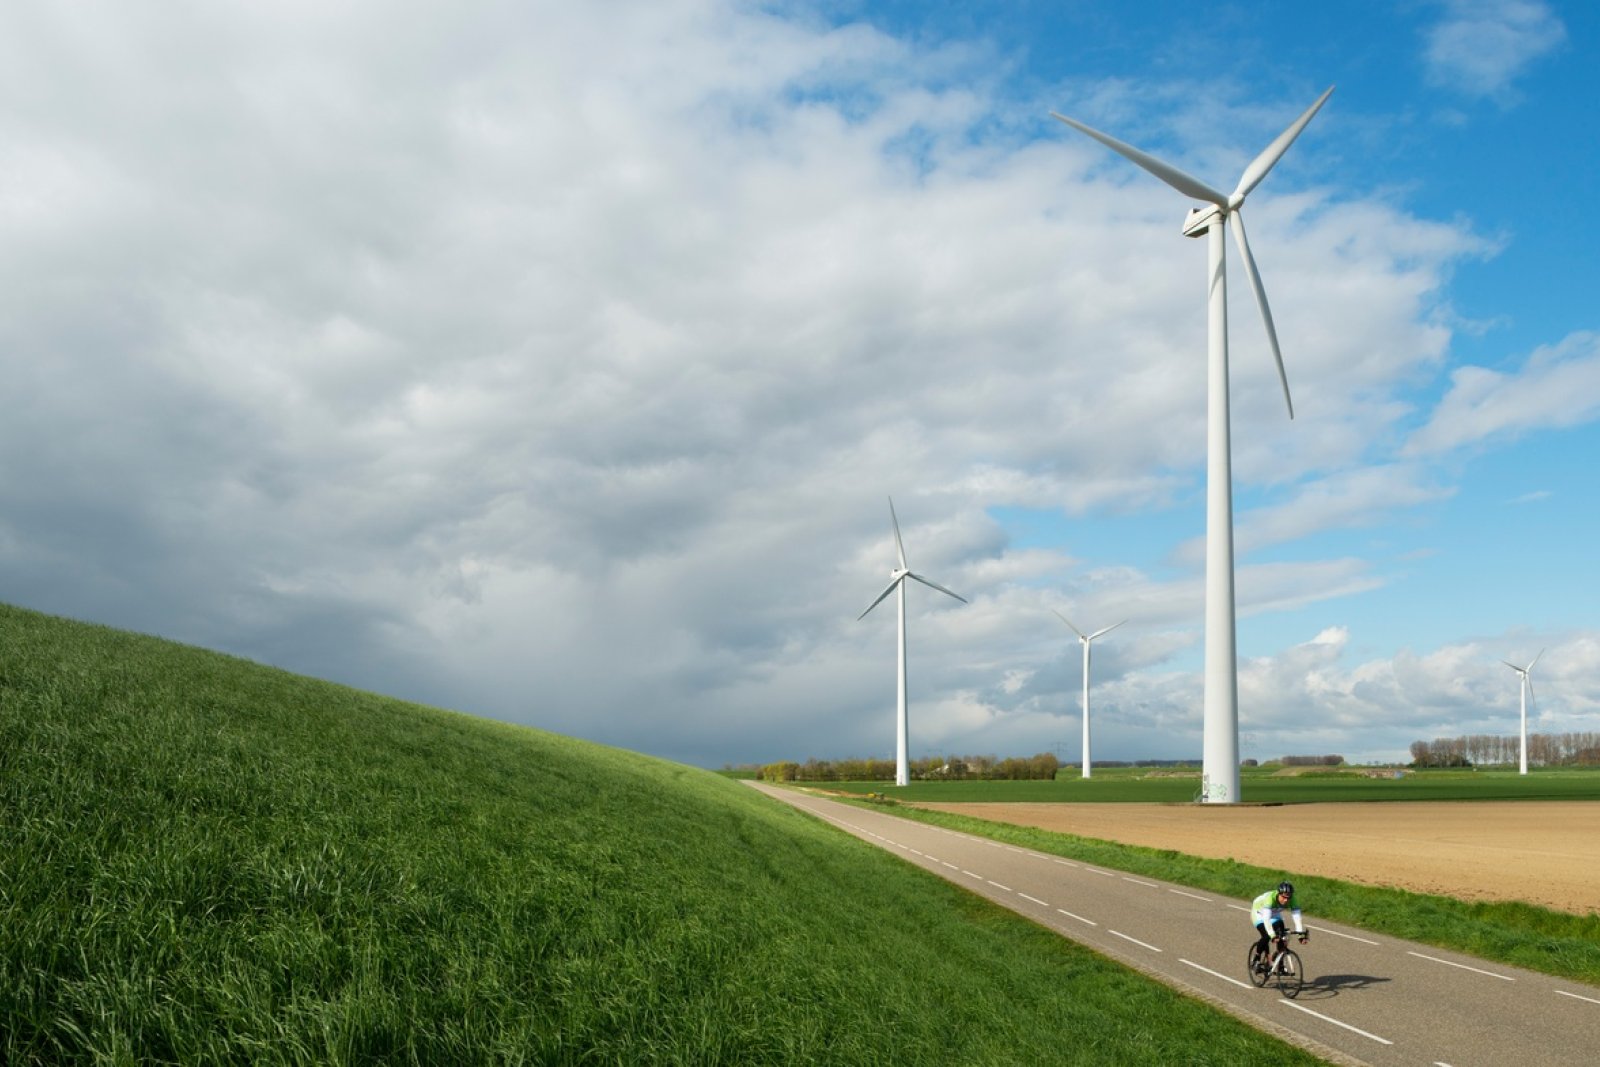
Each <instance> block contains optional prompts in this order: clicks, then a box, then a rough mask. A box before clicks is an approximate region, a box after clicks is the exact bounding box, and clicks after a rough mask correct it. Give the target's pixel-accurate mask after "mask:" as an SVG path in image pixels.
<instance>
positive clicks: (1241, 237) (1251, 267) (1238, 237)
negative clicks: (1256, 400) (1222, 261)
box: [1233, 211, 1294, 419]
mask: <svg viewBox="0 0 1600 1067" xmlns="http://www.w3.org/2000/svg"><path fill="white" fill-rule="evenodd" d="M1233 239H1234V240H1235V241H1236V242H1238V245H1239V255H1240V256H1241V257H1243V259H1244V272H1245V274H1246V275H1247V276H1248V277H1249V278H1250V291H1251V292H1253V293H1255V294H1256V307H1258V308H1260V309H1261V322H1262V324H1263V325H1265V326H1266V328H1267V343H1268V344H1269V345H1271V346H1272V358H1273V359H1274V360H1275V361H1276V362H1277V364H1278V381H1279V382H1281V383H1283V402H1284V403H1285V404H1287V405H1289V418H1291V419H1292V418H1294V398H1293V397H1291V396H1290V395H1289V374H1288V372H1287V371H1285V370H1284V369H1283V350H1282V349H1280V348H1279V347H1278V330H1277V327H1275V326H1273V324H1272V308H1271V307H1269V306H1268V305H1267V290H1266V287H1265V286H1263V285H1262V284H1261V272H1260V271H1258V270H1256V257H1255V256H1252V255H1251V254H1250V238H1249V237H1247V236H1246V235H1245V232H1244V212H1242V211H1235V212H1234V213H1233Z"/></svg>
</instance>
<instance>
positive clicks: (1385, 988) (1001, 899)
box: [748, 782, 1600, 1067]
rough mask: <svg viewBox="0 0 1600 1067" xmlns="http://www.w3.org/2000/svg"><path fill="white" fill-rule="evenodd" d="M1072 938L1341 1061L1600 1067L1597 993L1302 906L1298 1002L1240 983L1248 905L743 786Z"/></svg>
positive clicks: (1442, 1066)
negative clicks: (1306, 934)
mask: <svg viewBox="0 0 1600 1067" xmlns="http://www.w3.org/2000/svg"><path fill="white" fill-rule="evenodd" d="M748 784H749V785H751V786H752V787H753V788H756V789H759V790H761V791H762V792H763V793H766V794H767V795H769V796H772V797H775V798H777V799H778V800H780V801H782V802H784V803H787V804H791V805H793V806H795V807H797V808H800V809H802V810H804V811H807V812H810V813H811V814H813V815H815V816H816V817H818V818H820V819H823V820H824V821H826V822H828V823H830V824H832V825H833V826H836V827H838V828H839V829H841V830H843V831H844V832H846V833H849V834H852V835H854V836H856V837H859V838H861V839H862V840H865V841H868V842H870V843H872V844H874V845H878V846H879V847H881V848H884V849H885V850H887V851H889V852H892V853H894V854H895V855H897V856H899V857H900V858H902V859H904V860H905V861H906V862H908V863H912V864H915V865H916V866H918V867H921V868H923V869H924V870H927V871H931V872H933V873H934V874H937V875H939V876H940V877H942V878H945V879H947V880H949V881H951V882H954V883H955V884H957V885H960V886H962V887H964V888H966V889H968V890H970V891H972V892H974V893H977V894H979V895H980V896H983V897H986V898H988V899H990V900H992V901H994V902H996V903H998V904H1000V905H1002V906H1004V907H1006V908H1009V909H1011V910H1012V911H1015V912H1017V913H1019V914H1021V915H1025V916H1027V917H1028V918H1029V919H1032V920H1033V921H1035V922H1037V923H1040V924H1041V925H1044V926H1047V927H1050V928H1052V929H1054V930H1057V931H1059V932H1060V933H1061V934H1063V935H1064V936H1066V937H1070V938H1072V939H1073V940H1074V941H1078V942H1081V943H1082V944H1084V945H1087V946H1088V947H1090V948H1092V949H1094V950H1095V951H1097V952H1100V953H1102V954H1104V955H1106V956H1109V957H1112V958H1114V959H1116V960H1118V961H1120V962H1122V963H1126V964H1128V965H1130V966H1132V967H1135V968H1137V969H1138V970H1140V971H1143V972H1145V973H1147V974H1150V975H1152V976H1154V977H1156V978H1158V979H1160V980H1161V981H1163V982H1166V983H1167V984H1169V985H1173V986H1176V987H1178V988H1180V989H1182V990H1183V991H1184V992H1186V993H1190V994H1193V995H1196V996H1199V997H1201V998H1202V999H1204V1000H1206V1001H1208V1002H1210V1003H1212V1004H1214V1005H1216V1006H1217V1007H1219V1008H1221V1009H1222V1010H1224V1011H1227V1012H1229V1013H1230V1014H1233V1015H1235V1016H1238V1017H1240V1018H1242V1019H1244V1020H1246V1021H1247V1022H1250V1023H1251V1024H1252V1025H1255V1026H1259V1027H1262V1028H1263V1029H1266V1030H1268V1031H1270V1032H1272V1033H1274V1034H1277V1035H1278V1036H1280V1037H1284V1038H1285V1039H1286V1040H1289V1041H1292V1042H1294V1043H1295V1044H1297V1045H1301V1046H1302V1047H1305V1048H1307V1049H1309V1050H1310V1051H1312V1052H1314V1053H1315V1054H1317V1055H1320V1056H1323V1057H1324V1058H1327V1059H1329V1060H1331V1061H1333V1062H1336V1063H1360V1064H1372V1065H1374V1067H1387V1065H1390V1064H1405V1065H1420V1067H1479V1065H1484V1067H1487V1065H1504V1064H1516V1065H1522V1067H1535V1065H1537V1067H1544V1065H1557V1064H1573V1065H1578V1064H1585V1065H1587V1064H1592V1063H1595V1062H1600V989H1596V988H1594V987H1593V986H1587V985H1582V984H1580V983H1577V982H1571V981H1567V980H1565V979H1559V978H1551V977H1549V976H1547V975H1542V974H1535V973H1533V972H1530V971H1524V970H1519V969H1517V968H1515V967H1509V966H1506V965H1505V964H1500V963H1489V962H1484V961H1482V960H1478V959H1474V958H1473V957H1470V956H1463V955H1461V954H1459V953H1455V952H1449V951H1445V950H1442V949H1437V948H1433V947H1432V946H1428V945H1421V944H1413V943H1410V942H1406V941H1400V940H1397V939H1395V938H1393V937H1389V936H1387V935H1380V934H1371V933H1368V932H1366V931H1364V930H1359V929H1356V928H1354V927H1349V926H1341V925H1338V924H1335V923H1328V922H1324V921H1322V920H1321V919H1320V918H1319V917H1318V916H1317V914H1316V910H1315V907H1316V902H1315V901H1310V902H1308V903H1309V908H1308V910H1307V913H1306V919H1307V925H1308V926H1309V928H1310V929H1311V931H1312V939H1311V942H1310V944H1308V945H1306V946H1304V947H1300V946H1296V950H1297V951H1298V952H1299V953H1300V955H1301V958H1302V959H1303V961H1304V964H1305V973H1306V984H1305V988H1304V989H1303V991H1302V992H1301V993H1300V996H1299V998H1298V999H1296V1000H1289V999H1287V998H1285V997H1284V996H1283V995H1282V994H1281V993H1279V992H1278V991H1277V990H1276V989H1274V988H1273V987H1272V986H1270V985H1269V986H1268V987H1267V988H1265V989H1257V988H1256V987H1255V986H1253V985H1251V984H1250V982H1249V981H1248V979H1247V977H1246V974H1245V952H1246V950H1247V948H1248V947H1249V944H1250V941H1251V940H1252V939H1253V938H1254V936H1255V931H1254V930H1253V929H1252V927H1251V926H1250V920H1249V913H1248V909H1247V907H1246V902H1245V901H1241V900H1229V899H1226V898H1222V897H1218V896H1217V895H1216V894H1214V893H1209V892H1205V891H1202V890H1196V889H1191V888H1189V887H1186V886H1181V885H1173V884H1169V883H1166V882H1160V881H1157V880H1155V879H1151V878H1145V877H1135V876H1133V875H1128V874H1123V873H1122V872H1120V871H1115V870H1108V869H1104V868H1098V867H1093V866H1090V865H1087V864H1083V863H1077V862H1074V861H1070V860H1065V859H1062V858H1060V857H1056V856H1048V855H1045V854H1044V853H1041V852H1034V851H1032V850H1029V849H1023V848H1017V847H1015V846H1012V845H1005V844H1002V843H1000V842H997V841H991V840H988V839H987V838H982V837H975V836H973V835H971V834H963V833H957V832H955V831H952V830H946V829H943V828H941V827H936V826H929V825H926V824H924V823H918V822H913V821H911V820H909V819H901V818H898V817H896V816H894V815H891V814H888V813H887V812H880V811H872V810H868V809H864V808H859V807H855V806H852V805H848V804H841V803H838V802H836V801H832V800H827V799H824V798H821V797H816V796H811V795H809V794H805V793H801V792H798V791H796V790H793V789H785V788H780V787H776V786H771V785H767V784H765V783H760V782H750V783H748Z"/></svg>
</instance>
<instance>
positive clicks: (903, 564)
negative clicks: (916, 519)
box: [889, 497, 906, 570]
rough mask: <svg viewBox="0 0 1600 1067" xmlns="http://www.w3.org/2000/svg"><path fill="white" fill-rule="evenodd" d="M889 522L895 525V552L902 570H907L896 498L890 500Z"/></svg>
mask: <svg viewBox="0 0 1600 1067" xmlns="http://www.w3.org/2000/svg"><path fill="white" fill-rule="evenodd" d="M889 521H890V522H891V523H893V524H894V551H895V555H896V556H898V557H899V559H900V569H901V570H905V569H906V546H905V545H904V544H903V543H902V542H901V540H900V519H899V518H898V517H897V516H896V515H895V513H894V497H890V498H889Z"/></svg>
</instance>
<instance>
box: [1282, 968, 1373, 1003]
mask: <svg viewBox="0 0 1600 1067" xmlns="http://www.w3.org/2000/svg"><path fill="white" fill-rule="evenodd" d="M1387 981H1389V979H1387V978H1378V977H1375V976H1373V975H1370V974H1323V975H1318V976H1317V977H1315V978H1308V979H1306V984H1305V985H1303V986H1301V987H1300V996H1301V997H1302V998H1304V997H1306V996H1308V995H1309V996H1310V997H1312V998H1317V999H1321V998H1327V997H1336V996H1338V995H1339V994H1340V993H1343V992H1344V991H1345V990H1347V989H1366V988H1367V987H1369V986H1374V985H1377V984H1378V983H1379V982H1387Z"/></svg>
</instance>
